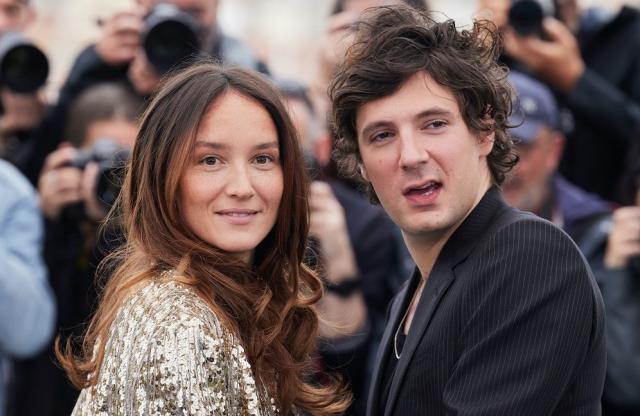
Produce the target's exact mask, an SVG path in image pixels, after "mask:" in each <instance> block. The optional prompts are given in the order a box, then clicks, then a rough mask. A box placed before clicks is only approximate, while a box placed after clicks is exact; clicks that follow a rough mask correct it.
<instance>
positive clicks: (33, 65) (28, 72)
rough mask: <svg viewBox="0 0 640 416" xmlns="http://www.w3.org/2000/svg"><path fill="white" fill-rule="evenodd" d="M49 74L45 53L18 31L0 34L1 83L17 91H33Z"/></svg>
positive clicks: (42, 83) (40, 85)
mask: <svg viewBox="0 0 640 416" xmlns="http://www.w3.org/2000/svg"><path fill="white" fill-rule="evenodd" d="M48 75H49V62H48V61H47V57H46V56H45V54H44V53H43V52H42V51H41V50H40V49H38V48H37V47H36V46H35V45H34V44H33V43H32V42H31V41H29V40H28V39H27V38H25V37H24V36H23V35H21V34H20V33H17V32H6V33H3V34H2V35H1V36H0V84H2V85H3V86H6V87H7V88H9V89H10V90H12V91H14V92H17V93H23V94H26V93H32V92H34V91H36V90H38V89H39V88H40V87H42V86H43V85H44V83H45V82H46V80H47V77H48Z"/></svg>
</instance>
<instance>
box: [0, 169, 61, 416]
mask: <svg viewBox="0 0 640 416" xmlns="http://www.w3.org/2000/svg"><path fill="white" fill-rule="evenodd" d="M0 195H2V198H0V416H2V415H5V404H6V400H5V397H6V381H7V380H6V375H7V373H8V374H9V375H10V376H11V375H12V374H11V372H10V371H7V370H8V368H7V367H8V364H9V362H8V359H9V358H25V357H29V356H32V355H35V354H36V353H38V352H39V351H40V350H41V349H42V348H43V347H44V346H45V345H46V344H47V342H48V341H49V339H50V338H51V335H52V333H53V326H54V321H55V304H54V300H53V294H52V293H51V288H50V287H49V285H48V284H47V269H46V268H45V265H44V262H43V260H42V218H41V216H40V212H39V208H38V199H37V197H36V193H35V192H34V190H33V187H32V186H31V185H30V184H29V182H28V181H27V180H26V179H25V178H24V177H22V175H20V173H19V172H18V171H17V170H16V169H15V168H14V167H13V166H11V165H10V164H9V163H8V162H5V161H2V160H0Z"/></svg>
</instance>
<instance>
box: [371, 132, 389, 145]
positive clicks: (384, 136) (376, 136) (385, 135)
mask: <svg viewBox="0 0 640 416" xmlns="http://www.w3.org/2000/svg"><path fill="white" fill-rule="evenodd" d="M390 136H391V132H388V131H383V132H380V133H376V134H374V135H372V136H371V142H372V143H373V142H379V141H382V140H385V139H387V138H389V137H390Z"/></svg>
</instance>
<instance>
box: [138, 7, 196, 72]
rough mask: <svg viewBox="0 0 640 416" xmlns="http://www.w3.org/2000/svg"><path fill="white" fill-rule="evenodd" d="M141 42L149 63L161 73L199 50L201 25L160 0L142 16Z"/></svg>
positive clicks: (187, 14)
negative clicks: (144, 16)
mask: <svg viewBox="0 0 640 416" xmlns="http://www.w3.org/2000/svg"><path fill="white" fill-rule="evenodd" d="M142 39H143V41H142V45H143V47H144V51H145V53H146V55H147V59H148V60H149V63H151V65H152V66H153V67H154V69H155V70H156V71H157V72H158V73H160V74H163V73H165V72H167V71H169V70H170V69H171V68H174V67H176V65H179V64H180V63H182V62H184V61H185V60H187V59H189V58H190V57H192V56H195V55H197V54H198V53H199V52H200V28H199V25H198V22H197V21H196V20H195V19H194V18H193V17H192V16H191V15H190V14H189V13H187V12H184V11H182V10H180V9H179V8H178V7H176V6H174V5H172V4H166V3H160V4H158V5H157V6H155V7H154V8H153V9H151V12H150V13H149V15H147V17H146V18H145V23H144V29H143V32H142Z"/></svg>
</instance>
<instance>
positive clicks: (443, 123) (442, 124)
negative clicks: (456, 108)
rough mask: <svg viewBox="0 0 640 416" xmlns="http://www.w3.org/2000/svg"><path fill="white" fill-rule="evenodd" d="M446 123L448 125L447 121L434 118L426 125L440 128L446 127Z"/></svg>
mask: <svg viewBox="0 0 640 416" xmlns="http://www.w3.org/2000/svg"><path fill="white" fill-rule="evenodd" d="M446 125H447V122H446V121H444V120H434V121H430V122H428V123H427V124H426V126H425V127H427V128H432V129H439V128H442V127H445V126H446Z"/></svg>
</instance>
